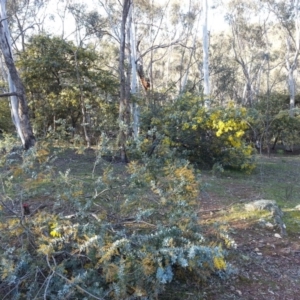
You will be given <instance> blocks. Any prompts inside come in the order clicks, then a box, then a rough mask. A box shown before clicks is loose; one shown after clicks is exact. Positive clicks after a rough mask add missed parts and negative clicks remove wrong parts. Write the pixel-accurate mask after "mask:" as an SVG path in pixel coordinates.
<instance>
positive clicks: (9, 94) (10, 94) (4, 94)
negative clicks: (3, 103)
mask: <svg viewBox="0 0 300 300" xmlns="http://www.w3.org/2000/svg"><path fill="white" fill-rule="evenodd" d="M10 96H17V97H18V96H19V95H18V94H17V93H15V92H11V93H3V94H0V98H1V97H10Z"/></svg>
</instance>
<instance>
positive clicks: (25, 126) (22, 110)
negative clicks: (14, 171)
mask: <svg viewBox="0 0 300 300" xmlns="http://www.w3.org/2000/svg"><path fill="white" fill-rule="evenodd" d="M5 4H6V0H1V3H0V47H1V50H2V53H3V56H4V61H5V64H6V66H7V69H8V83H9V89H10V92H11V93H16V96H11V110H12V118H13V122H14V124H15V126H16V129H17V132H18V135H19V137H20V139H21V141H22V144H23V147H24V148H25V149H26V150H27V149H29V148H31V147H33V146H34V144H35V137H34V135H33V131H32V127H31V124H30V120H29V113H28V106H27V100H26V93H25V88H24V86H23V83H22V81H21V79H20V76H19V74H18V71H17V69H16V66H15V63H14V60H13V55H12V50H11V42H10V34H9V30H8V25H7V17H6V9H5Z"/></svg>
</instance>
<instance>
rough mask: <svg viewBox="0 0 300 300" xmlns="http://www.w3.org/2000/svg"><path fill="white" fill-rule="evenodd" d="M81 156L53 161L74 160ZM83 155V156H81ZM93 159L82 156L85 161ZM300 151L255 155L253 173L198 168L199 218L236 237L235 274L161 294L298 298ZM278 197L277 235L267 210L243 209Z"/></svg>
mask: <svg viewBox="0 0 300 300" xmlns="http://www.w3.org/2000/svg"><path fill="white" fill-rule="evenodd" d="M78 158H79V156H77V155H74V156H68V159H67V161H66V159H65V160H64V159H61V161H58V162H56V163H57V164H58V165H60V167H61V168H63V166H64V163H66V167H67V166H68V167H69V163H70V162H71V163H73V164H75V165H76V166H78ZM81 159H82V158H81ZM87 162H90V163H91V162H93V156H89V155H87V156H85V160H84V161H81V163H82V164H83V165H85V164H86V163H87ZM299 181H300V156H298V155H293V154H282V153H279V154H274V153H273V154H272V155H271V157H268V156H266V155H263V156H258V158H257V168H256V170H255V171H254V172H253V174H250V175H248V174H243V173H241V172H237V171H234V170H225V171H224V173H221V174H212V173H211V172H210V171H202V185H203V190H202V193H201V196H200V199H199V200H200V207H199V219H200V222H201V224H202V225H203V230H204V233H205V234H206V235H207V236H209V234H210V232H209V230H211V228H212V226H211V225H212V224H213V223H216V224H221V225H220V226H221V227H222V228H223V227H224V228H226V230H227V231H228V232H229V235H230V237H231V238H232V239H233V240H234V242H235V243H236V249H234V248H231V249H228V257H227V260H228V262H229V263H230V264H231V265H232V268H233V269H234V274H233V275H232V276H230V277H229V278H228V279H226V280H220V279H219V278H217V277H216V278H211V279H210V280H209V281H208V282H207V283H195V282H194V281H192V280H191V281H187V282H181V281H178V282H175V283H174V284H172V285H171V286H169V287H167V288H166V292H165V293H164V294H163V295H161V299H172V300H176V299H178V300H179V299H180V300H181V299H186V300H188V299H191V300H194V299H195V300H196V299H207V300H213V299H214V300H222V299H224V300H225V299H241V300H242V299H243V300H263V299H268V300H273V299H274V300H297V299H299V298H300V297H299V295H300V284H299V283H300V211H294V210H293V208H294V207H295V206H296V205H298V204H300V186H299V185H298V182H299ZM258 199H272V200H276V201H277V203H278V205H279V206H280V207H281V208H282V210H283V211H284V221H285V222H286V224H287V232H288V235H287V236H286V237H282V238H278V237H276V236H275V234H276V233H280V231H279V229H277V228H275V229H271V230H270V229H267V228H265V227H262V226H261V225H260V221H261V219H265V220H266V221H270V222H271V223H274V221H273V219H272V216H271V214H270V213H269V212H261V213H250V214H249V213H245V211H244V204H245V203H248V202H251V201H254V200H258Z"/></svg>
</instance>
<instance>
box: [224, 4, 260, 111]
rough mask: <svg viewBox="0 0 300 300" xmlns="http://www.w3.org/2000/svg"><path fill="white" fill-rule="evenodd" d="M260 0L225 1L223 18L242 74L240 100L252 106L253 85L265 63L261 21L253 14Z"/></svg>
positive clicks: (256, 12) (256, 82)
mask: <svg viewBox="0 0 300 300" xmlns="http://www.w3.org/2000/svg"><path fill="white" fill-rule="evenodd" d="M261 8H262V4H261V3H260V1H253V2H249V1H236V0H232V1H230V3H229V9H230V13H228V14H227V20H228V21H229V24H230V26H231V33H232V50H233V54H234V58H235V61H236V63H237V64H238V65H239V66H240V68H241V71H242V74H243V77H244V82H245V84H244V90H243V93H242V101H243V104H245V105H248V106H252V105H253V102H254V101H255V100H256V99H257V94H256V89H255V85H257V84H258V80H259V74H260V71H261V70H262V66H263V65H264V64H265V59H266V56H265V55H264V53H265V48H266V44H265V39H264V37H263V33H264V30H263V27H262V26H263V24H262V23H261V22H260V21H261V20H260V19H258V18H257V14H258V12H259V11H260V10H261Z"/></svg>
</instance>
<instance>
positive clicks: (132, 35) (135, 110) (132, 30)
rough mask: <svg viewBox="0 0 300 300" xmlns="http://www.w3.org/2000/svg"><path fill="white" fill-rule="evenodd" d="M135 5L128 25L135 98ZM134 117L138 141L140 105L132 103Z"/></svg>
mask: <svg viewBox="0 0 300 300" xmlns="http://www.w3.org/2000/svg"><path fill="white" fill-rule="evenodd" d="M132 16H133V5H132V6H131V10H130V17H129V24H128V37H129V41H130V45H129V49H128V50H129V53H130V60H131V95H132V96H133V97H134V96H135V95H136V94H137V92H138V79H137V46H136V39H135V37H136V36H135V25H134V22H133V18H132ZM131 107H132V116H133V128H132V129H133V136H134V139H137V138H138V136H139V129H140V109H139V105H138V103H137V102H136V101H135V99H134V101H133V102H132V106H131Z"/></svg>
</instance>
